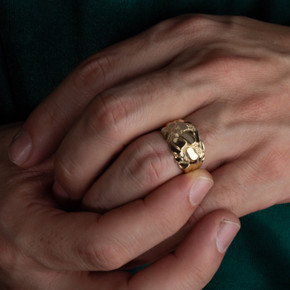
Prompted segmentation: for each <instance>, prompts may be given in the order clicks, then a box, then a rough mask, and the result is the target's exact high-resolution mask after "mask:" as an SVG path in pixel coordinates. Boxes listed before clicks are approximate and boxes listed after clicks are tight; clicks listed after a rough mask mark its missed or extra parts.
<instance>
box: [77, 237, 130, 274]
mask: <svg viewBox="0 0 290 290" xmlns="http://www.w3.org/2000/svg"><path fill="white" fill-rule="evenodd" d="M78 255H79V256H80V257H81V258H82V260H83V261H84V263H85V265H86V267H89V268H91V269H92V270H98V271H113V270H116V269H118V268H120V267H121V266H123V265H124V264H125V262H126V261H125V259H124V258H123V255H122V253H121V252H120V249H119V247H117V246H116V245H115V244H114V243H111V242H108V243H102V244H98V245H96V243H92V244H91V245H89V246H87V247H85V250H84V249H83V247H80V248H79V249H78Z"/></svg>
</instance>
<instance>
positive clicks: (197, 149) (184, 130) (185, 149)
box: [161, 120, 205, 172]
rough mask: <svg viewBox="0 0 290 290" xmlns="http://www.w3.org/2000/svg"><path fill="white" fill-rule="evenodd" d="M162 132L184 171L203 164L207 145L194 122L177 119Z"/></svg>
mask: <svg viewBox="0 0 290 290" xmlns="http://www.w3.org/2000/svg"><path fill="white" fill-rule="evenodd" d="M161 133H162V135H163V137H164V139H165V140H166V142H167V143H168V145H169V147H170V150H171V151H172V153H173V156H174V159H175V160H176V162H177V164H178V166H179V167H180V168H181V169H182V170H183V171H184V172H189V171H192V170H195V169H197V168H199V167H200V166H201V165H202V162H203V161H204V159H205V153H204V151H205V147H204V144H203V142H202V141H201V140H200V139H199V135H198V131H197V129H196V128H195V127H194V126H193V124H191V123H190V122H186V121H184V120H176V121H173V122H170V123H168V124H166V126H165V127H164V128H162V130H161Z"/></svg>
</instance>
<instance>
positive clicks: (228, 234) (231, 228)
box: [216, 220, 240, 254]
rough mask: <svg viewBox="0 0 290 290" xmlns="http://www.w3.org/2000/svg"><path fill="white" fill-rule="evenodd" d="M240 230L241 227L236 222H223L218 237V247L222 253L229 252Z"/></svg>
mask: <svg viewBox="0 0 290 290" xmlns="http://www.w3.org/2000/svg"><path fill="white" fill-rule="evenodd" d="M239 230H240V225H239V224H237V223H235V222H232V221H228V220H223V221H222V222H221V223H220V226H219V228H218V231H217V235H216V246H217V249H218V251H219V252H220V253H222V254H223V253H224V252H225V251H226V250H227V248H228V247H229V245H230V244H231V242H232V241H233V239H234V237H235V236H236V234H237V233H238V231H239Z"/></svg>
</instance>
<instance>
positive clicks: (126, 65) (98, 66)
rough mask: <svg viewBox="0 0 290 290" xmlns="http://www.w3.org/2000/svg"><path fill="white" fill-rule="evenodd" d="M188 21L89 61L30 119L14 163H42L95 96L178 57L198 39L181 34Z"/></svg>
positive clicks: (167, 25)
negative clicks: (189, 39)
mask: <svg viewBox="0 0 290 290" xmlns="http://www.w3.org/2000/svg"><path fill="white" fill-rule="evenodd" d="M188 18H189V16H186V17H184V16H183V17H177V18H175V19H171V20H168V21H164V22H163V23H161V24H158V25H156V26H155V27H153V28H151V29H149V30H148V31H146V32H144V33H142V34H140V35H138V36H136V37H134V38H132V39H129V40H126V41H123V42H122V43H120V44H117V45H114V46H112V47H109V48H107V49H105V50H103V51H101V52H98V53H97V54H95V55H93V56H92V57H90V58H88V59H87V60H85V61H84V62H83V63H82V64H81V65H79V66H78V67H77V68H76V69H75V70H74V71H73V72H72V73H71V74H70V75H69V76H68V77H67V78H66V79H65V80H64V81H63V82H62V83H61V85H60V86H59V87H58V88H57V89H56V90H55V91H54V92H53V93H51V94H50V95H49V96H48V98H47V99H46V100H45V101H44V102H43V103H41V105H39V106H38V108H37V109H36V110H35V111H34V112H33V113H32V114H31V116H30V117H29V118H28V120H27V122H26V123H25V124H24V126H23V129H22V131H21V132H19V134H17V136H16V137H15V138H14V141H13V143H12V145H11V147H10V158H11V160H12V161H13V162H14V163H16V164H17V165H19V166H23V167H30V166H32V165H35V164H36V163H39V162H40V161H42V160H43V159H45V158H46V157H48V156H49V155H50V154H51V153H53V152H54V151H55V150H56V148H57V147H58V145H59V144H60V142H61V140H62V139H63V137H64V135H65V134H66V132H67V131H68V129H69V128H70V127H71V126H72V124H73V123H74V122H75V121H76V119H77V118H78V116H79V115H80V114H81V112H82V111H83V109H84V108H85V107H86V106H87V104H88V103H89V102H90V101H91V99H92V98H94V97H95V96H96V95H97V94H99V93H100V92H101V91H103V90H105V89H107V88H109V87H112V86H114V85H116V84H117V83H120V82H123V81H124V80H126V79H130V78H135V77H136V76H138V75H141V74H144V73H147V72H149V71H152V70H155V69H158V68H160V67H163V66H164V65H165V64H166V63H168V62H169V61H170V60H171V59H172V58H174V57H175V56H176V55H178V54H179V53H180V52H181V51H182V50H184V49H185V48H186V47H187V46H188V45H190V43H192V42H194V41H195V37H194V35H193V34H192V35H191V37H192V40H191V41H188V40H186V38H185V37H184V36H183V35H182V34H181V33H177V32H178V31H179V30H181V29H182V26H185V25H186V22H188ZM196 30H197V31H198V29H196ZM183 31H184V28H183ZM197 35H198V34H197ZM173 37H174V39H175V41H172V38H173ZM199 38H201V37H200V36H199ZM200 41H201V39H200ZM189 42H190V43H189Z"/></svg>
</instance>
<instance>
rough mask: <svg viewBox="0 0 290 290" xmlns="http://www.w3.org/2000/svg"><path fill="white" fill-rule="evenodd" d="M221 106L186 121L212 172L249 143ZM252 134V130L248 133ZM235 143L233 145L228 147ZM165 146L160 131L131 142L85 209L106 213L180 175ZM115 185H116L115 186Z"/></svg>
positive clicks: (93, 190) (92, 190) (95, 187)
mask: <svg viewBox="0 0 290 290" xmlns="http://www.w3.org/2000/svg"><path fill="white" fill-rule="evenodd" d="M231 111H232V108H229V109H227V108H225V105H224V104H219V103H215V104H212V105H209V106H207V107H205V108H203V109H200V110H198V111H196V112H194V113H193V114H191V115H190V116H188V117H186V120H188V121H190V122H192V123H193V124H194V125H195V126H196V127H197V128H198V129H199V132H200V135H201V138H202V140H203V141H204V143H205V147H206V160H205V162H204V164H203V167H204V168H207V169H209V170H211V171H213V170H214V169H215V168H217V167H219V166H220V165H221V164H224V163H226V162H229V161H230V160H233V159H235V158H237V157H238V156H239V155H240V154H241V153H242V152H244V151H245V150H247V149H248V148H249V147H250V146H252V145H253V144H251V143H250V142H249V141H248V140H251V139H252V138H245V136H246V134H247V136H249V134H251V132H249V130H246V128H244V126H242V125H240V123H239V122H237V123H236V124H234V125H233V124H232V123H231V122H230V121H228V120H229V119H230V117H229V115H228V113H227V112H231ZM252 131H253V133H252V134H254V133H255V130H252ZM232 140H235V146H232ZM181 172H182V171H181V170H180V169H179V167H178V166H177V164H176V163H175V161H174V158H173V155H172V152H171V151H170V149H169V146H168V145H167V143H166V142H165V140H164V139H163V137H162V135H161V133H160V132H157V131H154V132H152V133H149V134H147V135H144V136H142V137H140V138H139V139H137V140H136V141H134V142H133V143H131V144H130V145H129V146H128V147H127V148H126V149H125V150H124V151H123V152H122V153H121V155H120V156H119V158H118V159H117V160H116V161H115V162H114V163H113V164H112V165H111V166H110V167H109V168H108V170H107V171H106V172H105V173H104V174H103V175H102V176H101V177H100V178H99V179H98V180H97V181H96V182H95V184H94V185H93V186H92V187H91V188H90V190H89V191H88V193H87V194H86V195H85V197H84V199H83V204H84V205H85V206H86V207H89V208H91V209H96V210H99V211H100V210H102V211H106V210H109V209H111V208H114V207H117V206H120V205H122V204H124V203H127V202H130V201H132V200H135V199H138V198H142V197H143V196H145V195H146V194H148V193H149V192H151V191H152V190H154V189H155V188H156V187H158V186H160V185H161V184H163V183H165V182H166V181H168V180H169V179H171V178H172V177H174V176H176V175H178V174H180V173H181ZM116 185H118V186H116Z"/></svg>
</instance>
